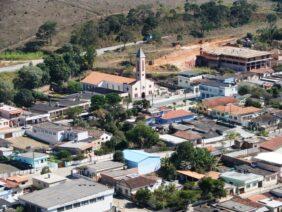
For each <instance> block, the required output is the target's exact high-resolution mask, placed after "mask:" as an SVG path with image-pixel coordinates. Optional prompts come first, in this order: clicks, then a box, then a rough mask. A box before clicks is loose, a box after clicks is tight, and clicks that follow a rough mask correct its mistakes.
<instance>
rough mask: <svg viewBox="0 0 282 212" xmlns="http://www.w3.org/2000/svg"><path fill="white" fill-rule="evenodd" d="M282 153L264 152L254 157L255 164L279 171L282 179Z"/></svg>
mask: <svg viewBox="0 0 282 212" xmlns="http://www.w3.org/2000/svg"><path fill="white" fill-rule="evenodd" d="M281 157H282V154H281V153H277V152H262V153H259V154H258V155H257V156H255V157H254V161H255V164H256V165H257V166H258V167H260V168H262V169H265V170H269V171H274V172H278V176H279V179H282V160H281Z"/></svg>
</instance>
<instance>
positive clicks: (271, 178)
mask: <svg viewBox="0 0 282 212" xmlns="http://www.w3.org/2000/svg"><path fill="white" fill-rule="evenodd" d="M235 169H236V171H238V172H240V173H253V174H256V175H261V176H263V178H264V179H263V181H262V187H263V188H267V187H270V186H274V185H276V184H277V183H278V173H277V172H273V171H268V170H265V169H261V168H259V167H252V166H249V165H240V166H236V167H235Z"/></svg>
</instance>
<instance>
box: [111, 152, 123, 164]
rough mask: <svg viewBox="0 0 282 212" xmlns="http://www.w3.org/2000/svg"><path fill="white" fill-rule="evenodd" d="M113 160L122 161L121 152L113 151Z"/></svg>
mask: <svg viewBox="0 0 282 212" xmlns="http://www.w3.org/2000/svg"><path fill="white" fill-rule="evenodd" d="M113 160H114V161H117V162H122V163H123V162H124V157H123V152H122V151H120V150H118V151H116V152H115V153H114V158H113Z"/></svg>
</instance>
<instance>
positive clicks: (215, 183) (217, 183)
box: [198, 177, 226, 200]
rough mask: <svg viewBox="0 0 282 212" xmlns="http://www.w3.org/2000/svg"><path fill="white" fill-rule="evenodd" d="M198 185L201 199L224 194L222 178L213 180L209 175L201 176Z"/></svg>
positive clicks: (218, 196)
mask: <svg viewBox="0 0 282 212" xmlns="http://www.w3.org/2000/svg"><path fill="white" fill-rule="evenodd" d="M198 185H199V188H200V189H201V191H202V199H208V200H210V199H218V198H222V197H225V196H226V191H225V190H224V182H223V181H222V180H214V179H212V178H210V177H208V178H203V179H202V180H201V181H200V182H199V183H198Z"/></svg>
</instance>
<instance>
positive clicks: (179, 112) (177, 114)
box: [162, 110, 193, 119]
mask: <svg viewBox="0 0 282 212" xmlns="http://www.w3.org/2000/svg"><path fill="white" fill-rule="evenodd" d="M192 114H193V113H192V112H190V111H187V110H172V111H169V112H167V113H165V114H164V115H163V116H162V118H163V119H173V118H180V117H184V116H189V115H192Z"/></svg>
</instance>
